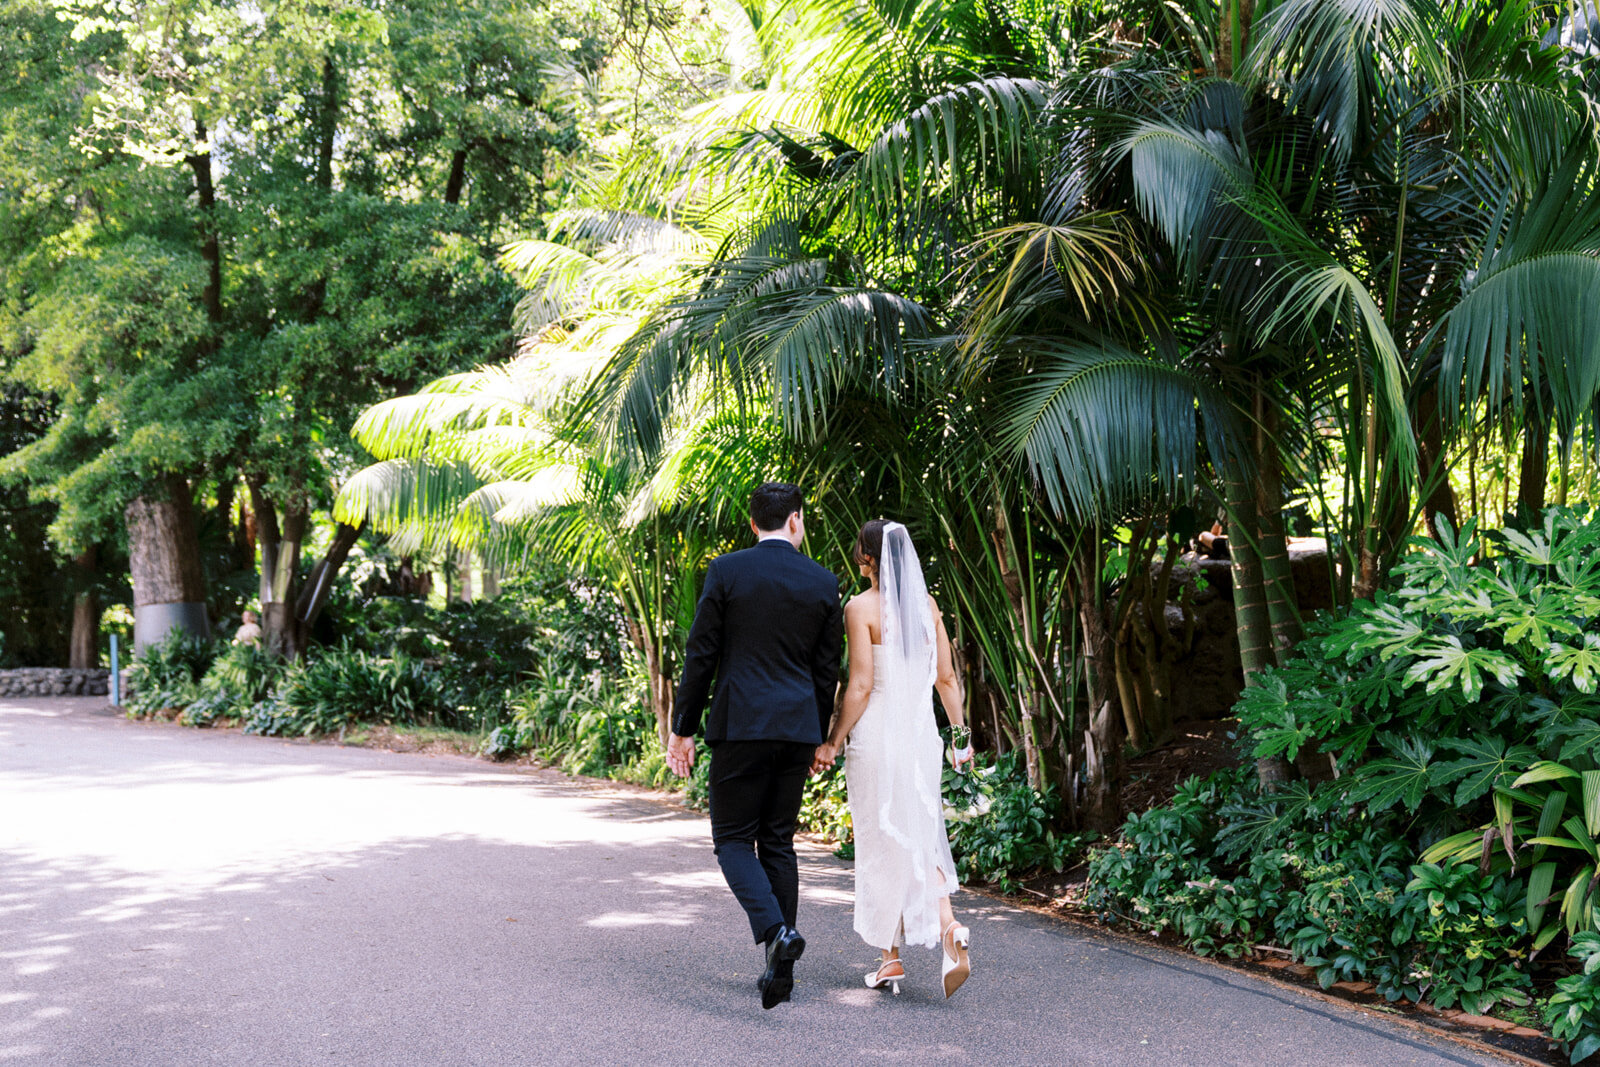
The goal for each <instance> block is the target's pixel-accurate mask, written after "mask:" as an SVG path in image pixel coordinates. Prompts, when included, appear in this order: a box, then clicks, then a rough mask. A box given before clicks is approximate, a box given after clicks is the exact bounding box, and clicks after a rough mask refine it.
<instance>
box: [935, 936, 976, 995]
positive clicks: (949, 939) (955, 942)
mask: <svg viewBox="0 0 1600 1067" xmlns="http://www.w3.org/2000/svg"><path fill="white" fill-rule="evenodd" d="M939 943H940V947H941V948H943V949H944V998H945V999H946V1000H949V999H950V996H951V994H953V993H954V992H955V991H956V990H958V989H960V988H961V983H963V982H965V981H966V980H967V978H968V977H969V976H970V975H971V974H972V960H971V958H970V957H969V956H968V955H967V948H968V947H969V946H970V945H971V944H972V931H970V930H968V929H967V928H966V927H965V926H958V925H956V923H955V921H954V920H952V921H951V923H950V925H949V926H946V927H945V928H944V933H942V934H940V935H939Z"/></svg>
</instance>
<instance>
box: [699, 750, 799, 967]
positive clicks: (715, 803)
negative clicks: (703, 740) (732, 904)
mask: <svg viewBox="0 0 1600 1067" xmlns="http://www.w3.org/2000/svg"><path fill="white" fill-rule="evenodd" d="M816 748H817V747H816V746H815V745H808V744H804V743H802V742H796V741H719V742H717V744H715V745H714V746H712V749H711V842H712V844H713V845H715V846H716V854H717V862H718V863H719V864H721V865H722V876H723V877H724V878H726V879H727V880H728V888H729V889H731V890H733V895H734V896H735V897H737V898H738V900H739V904H740V906H741V907H743V908H744V911H745V914H746V915H747V916H749V917H750V932H751V933H752V934H754V935H755V939H756V940H757V941H761V940H763V939H764V937H765V935H766V933H767V931H768V930H770V929H772V928H773V927H774V926H777V925H778V924H779V923H785V924H787V925H789V926H794V925H795V912H796V909H797V907H798V905H799V901H800V868H799V863H798V862H797V861H796V860H795V855H794V827H795V822H796V821H797V820H798V819H799V817H800V799H801V795H802V794H803V793H804V792H805V787H806V775H808V774H809V773H810V772H811V759H812V757H813V756H814V755H815V754H816Z"/></svg>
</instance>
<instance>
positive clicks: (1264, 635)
mask: <svg viewBox="0 0 1600 1067" xmlns="http://www.w3.org/2000/svg"><path fill="white" fill-rule="evenodd" d="M1225 491H1226V494H1227V502H1228V555H1229V557H1230V558H1231V559H1232V561H1233V612H1234V626H1235V629H1236V630H1237V632H1238V635H1239V665H1240V666H1241V667H1242V668H1243V670H1244V681H1245V684H1246V685H1249V684H1250V682H1251V680H1252V679H1253V678H1255V676H1256V675H1258V674H1260V673H1261V672H1262V671H1264V670H1266V669H1267V668H1268V667H1271V666H1273V665H1274V664H1276V662H1277V656H1276V654H1275V653H1274V651H1273V635H1272V614H1271V611H1270V610H1269V609H1268V607H1267V594H1266V578H1265V573H1264V571H1263V568H1262V565H1261V556H1260V553H1259V552H1258V550H1257V544H1259V541H1260V534H1261V522H1260V518H1259V516H1258V515H1257V513H1256V495H1255V492H1254V489H1253V487H1252V485H1251V484H1250V482H1249V481H1248V480H1247V479H1246V478H1245V476H1244V472H1242V471H1238V470H1230V471H1228V473H1227V477H1226V479H1225ZM1256 777H1257V778H1258V779H1259V780H1260V782H1261V784H1262V785H1263V786H1267V787H1271V786H1274V785H1276V784H1278V783H1280V782H1286V781H1288V780H1289V777H1290V772H1289V762H1288V761H1287V760H1284V759H1276V758H1274V759H1264V760H1258V761H1257V762H1256Z"/></svg>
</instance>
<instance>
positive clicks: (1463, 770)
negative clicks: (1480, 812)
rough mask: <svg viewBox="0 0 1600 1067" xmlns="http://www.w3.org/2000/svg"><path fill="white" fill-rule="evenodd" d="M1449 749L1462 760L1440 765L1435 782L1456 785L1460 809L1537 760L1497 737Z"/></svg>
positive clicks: (1453, 744)
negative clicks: (1454, 783)
mask: <svg viewBox="0 0 1600 1067" xmlns="http://www.w3.org/2000/svg"><path fill="white" fill-rule="evenodd" d="M1449 747H1450V748H1452V749H1454V750H1455V751H1457V752H1459V753H1461V754H1462V757H1463V758H1461V759H1458V760H1451V761H1450V762H1449V763H1445V764H1442V765H1440V766H1439V768H1438V769H1437V770H1436V771H1435V772H1434V780H1435V782H1437V783H1438V784H1439V785H1449V784H1450V783H1451V782H1457V783H1459V784H1457V786H1456V793H1455V802H1456V804H1457V806H1463V805H1466V804H1469V803H1471V802H1472V801H1474V800H1477V799H1478V798H1479V797H1482V796H1486V795H1487V794H1488V793H1489V792H1490V791H1491V790H1493V789H1494V787H1495V786H1497V785H1500V784H1502V782H1503V781H1504V780H1506V779H1509V778H1511V777H1512V776H1513V775H1515V774H1516V772H1517V771H1518V769H1520V768H1522V767H1526V766H1527V765H1528V764H1529V763H1531V762H1532V761H1533V760H1535V759H1537V758H1538V753H1537V752H1535V751H1534V750H1533V749H1532V748H1530V747H1528V746H1527V745H1507V743H1506V742H1505V740H1504V739H1503V738H1499V737H1473V738H1468V739H1465V740H1461V741H1452V742H1450V743H1449Z"/></svg>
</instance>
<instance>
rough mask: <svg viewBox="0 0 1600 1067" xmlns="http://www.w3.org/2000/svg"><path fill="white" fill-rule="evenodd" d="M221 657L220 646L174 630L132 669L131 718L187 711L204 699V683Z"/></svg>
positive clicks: (150, 647)
mask: <svg viewBox="0 0 1600 1067" xmlns="http://www.w3.org/2000/svg"><path fill="white" fill-rule="evenodd" d="M216 655H217V646H216V645H215V644H214V643H213V642H211V641H206V640H202V639H200V638H198V637H195V636H193V635H192V634H190V633H189V632H188V631H187V630H173V631H172V632H171V633H169V634H167V636H166V637H165V638H163V639H162V640H160V641H158V642H156V643H155V644H151V645H147V646H145V648H144V649H143V651H141V652H140V653H139V654H138V655H137V656H136V657H134V661H133V665H132V666H131V667H130V668H129V669H128V687H129V689H130V692H129V694H128V702H127V703H128V714H130V715H154V714H156V713H158V712H162V711H166V710H168V709H169V708H185V707H188V706H189V705H190V704H192V703H193V702H194V701H195V700H196V699H197V698H198V697H199V696H200V679H201V677H202V676H204V675H205V673H206V671H207V669H208V668H209V667H210V666H211V661H212V659H213V658H215V656H216Z"/></svg>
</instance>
